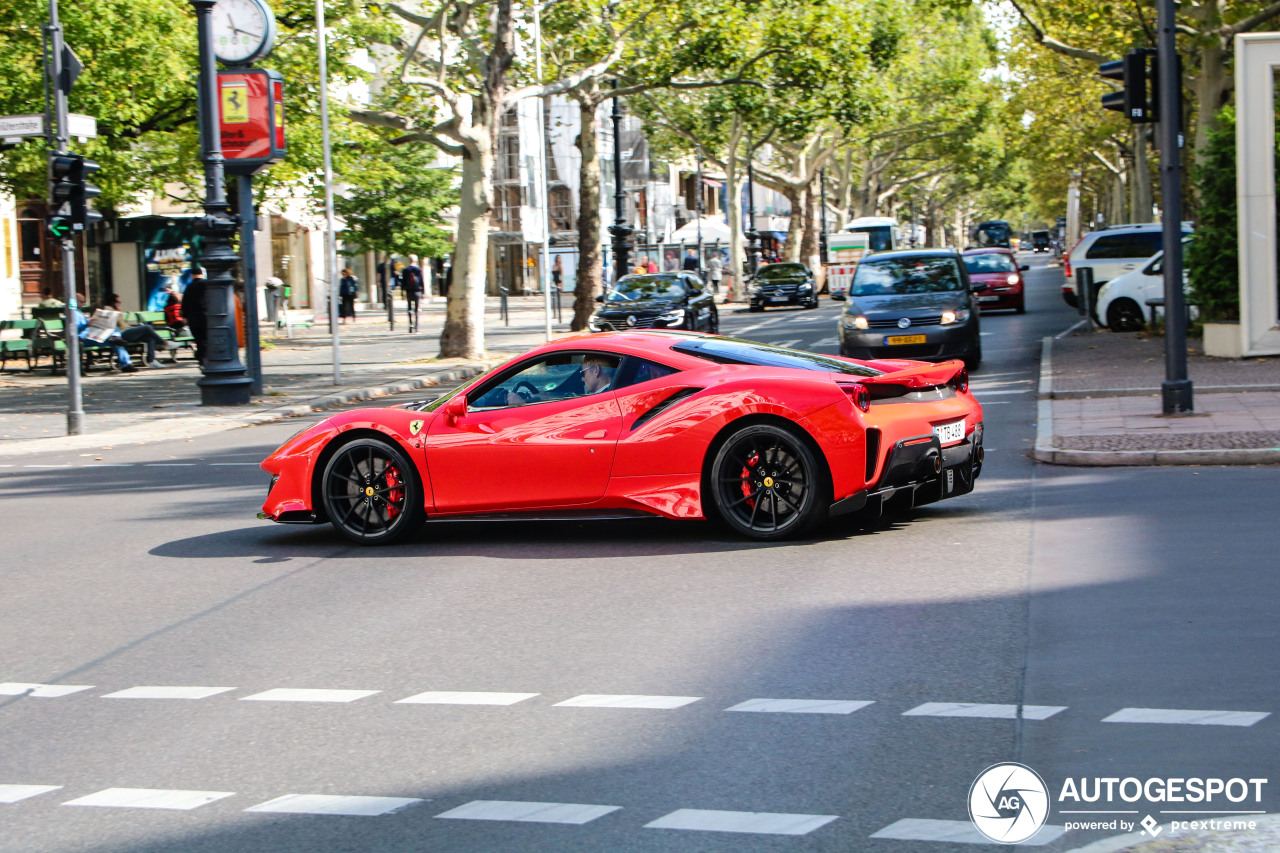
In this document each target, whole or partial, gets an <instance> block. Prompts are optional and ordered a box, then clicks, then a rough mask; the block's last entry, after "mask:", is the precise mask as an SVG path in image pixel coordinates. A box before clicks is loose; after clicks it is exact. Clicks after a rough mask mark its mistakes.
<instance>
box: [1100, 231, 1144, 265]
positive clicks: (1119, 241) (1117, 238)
mask: <svg viewBox="0 0 1280 853" xmlns="http://www.w3.org/2000/svg"><path fill="white" fill-rule="evenodd" d="M1161 240H1162V237H1161V235H1160V232H1159V231H1131V232H1129V233H1127V234H1103V235H1102V236H1101V237H1099V238H1098V239H1097V240H1095V241H1094V242H1093V245H1092V246H1090V247H1089V251H1087V252H1085V258H1087V259H1089V260H1091V261H1092V260H1110V259H1121V258H1149V257H1151V256H1152V255H1154V254H1155V253H1156V252H1158V251H1160V245H1161Z"/></svg>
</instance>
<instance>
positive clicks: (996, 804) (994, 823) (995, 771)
mask: <svg viewBox="0 0 1280 853" xmlns="http://www.w3.org/2000/svg"><path fill="white" fill-rule="evenodd" d="M1048 818H1049V789H1048V788H1046V787H1045V784H1044V780H1043V779H1041V778H1040V774H1039V773H1036V771H1034V770H1032V769H1031V768H1030V767H1027V766H1026V765H1025V764H1015V763H1013V762H1011V761H1010V762H1005V763H1004V764H995V765H992V766H991V767H988V768H987V769H986V770H983V771H982V773H980V774H979V775H978V778H977V779H974V780H973V787H971V788H970V789H969V819H970V820H972V821H973V825H974V826H975V827H977V830H978V832H981V833H982V834H983V835H985V836H986V837H987V838H990V839H991V840H992V841H995V842H997V843H999V844H1018V843H1020V842H1023V841H1026V840H1027V839H1028V838H1030V837H1031V836H1033V835H1035V834H1036V833H1037V832H1039V831H1040V827H1042V826H1044V822H1045V821H1046V820H1047V819H1048Z"/></svg>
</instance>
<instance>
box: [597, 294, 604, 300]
mask: <svg viewBox="0 0 1280 853" xmlns="http://www.w3.org/2000/svg"><path fill="white" fill-rule="evenodd" d="M596 302H604V294H603V293H597V294H596Z"/></svg>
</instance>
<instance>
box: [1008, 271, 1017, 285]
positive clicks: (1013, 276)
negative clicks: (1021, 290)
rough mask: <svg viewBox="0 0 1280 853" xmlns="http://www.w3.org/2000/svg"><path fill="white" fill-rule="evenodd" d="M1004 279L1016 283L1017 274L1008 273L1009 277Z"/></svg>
mask: <svg viewBox="0 0 1280 853" xmlns="http://www.w3.org/2000/svg"><path fill="white" fill-rule="evenodd" d="M1005 281H1007V282H1009V283H1010V284H1017V283H1018V276H1017V274H1016V273H1009V277H1008V278H1006V279H1005Z"/></svg>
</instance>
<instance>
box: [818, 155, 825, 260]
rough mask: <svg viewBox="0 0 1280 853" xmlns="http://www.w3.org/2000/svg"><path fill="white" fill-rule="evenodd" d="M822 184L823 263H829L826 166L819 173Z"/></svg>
mask: <svg viewBox="0 0 1280 853" xmlns="http://www.w3.org/2000/svg"><path fill="white" fill-rule="evenodd" d="M818 176H819V178H820V180H821V182H822V233H821V237H822V262H823V263H826V261H827V169H826V167H825V166H824V167H823V168H822V169H820V170H819V171H818Z"/></svg>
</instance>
